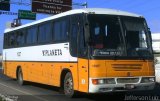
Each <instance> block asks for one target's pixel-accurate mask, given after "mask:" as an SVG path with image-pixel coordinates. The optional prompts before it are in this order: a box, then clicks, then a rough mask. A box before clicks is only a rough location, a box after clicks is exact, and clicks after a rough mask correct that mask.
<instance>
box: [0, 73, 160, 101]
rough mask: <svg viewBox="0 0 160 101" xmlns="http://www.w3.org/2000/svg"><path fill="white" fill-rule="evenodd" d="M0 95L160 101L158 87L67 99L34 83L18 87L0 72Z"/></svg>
mask: <svg viewBox="0 0 160 101" xmlns="http://www.w3.org/2000/svg"><path fill="white" fill-rule="evenodd" d="M0 95H4V96H6V97H8V98H11V99H15V101H131V100H137V101H138V100H141V101H160V85H157V86H156V88H155V90H153V91H143V92H142V91H141V92H127V93H111V94H101V95H88V94H82V93H80V94H78V95H77V97H76V98H72V99H71V98H67V97H66V96H64V95H63V94H60V93H59V90H58V88H56V87H52V86H46V85H40V84H36V83H27V85H24V86H19V85H18V83H17V81H16V80H13V79H11V78H8V77H6V76H4V75H3V74H2V72H1V70H0Z"/></svg>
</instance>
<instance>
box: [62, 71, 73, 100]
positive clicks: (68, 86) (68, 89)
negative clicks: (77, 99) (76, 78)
mask: <svg viewBox="0 0 160 101" xmlns="http://www.w3.org/2000/svg"><path fill="white" fill-rule="evenodd" d="M64 94H65V95H66V96H67V97H73V96H74V88H73V78H72V74H71V73H70V72H68V73H67V74H66V75H65V78H64Z"/></svg>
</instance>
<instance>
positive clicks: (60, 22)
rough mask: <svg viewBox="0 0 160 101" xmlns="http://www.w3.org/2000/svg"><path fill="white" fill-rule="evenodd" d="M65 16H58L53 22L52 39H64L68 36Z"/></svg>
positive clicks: (57, 40)
mask: <svg viewBox="0 0 160 101" xmlns="http://www.w3.org/2000/svg"><path fill="white" fill-rule="evenodd" d="M67 33H68V26H67V18H60V19H57V21H56V20H55V21H54V22H53V40H54V41H56V42H59V41H66V40H67V38H68V36H67Z"/></svg>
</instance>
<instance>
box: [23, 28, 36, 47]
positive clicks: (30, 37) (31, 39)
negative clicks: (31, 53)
mask: <svg viewBox="0 0 160 101" xmlns="http://www.w3.org/2000/svg"><path fill="white" fill-rule="evenodd" d="M37 29H38V28H37V26H33V27H31V28H28V30H27V37H26V43H27V44H34V43H36V42H37Z"/></svg>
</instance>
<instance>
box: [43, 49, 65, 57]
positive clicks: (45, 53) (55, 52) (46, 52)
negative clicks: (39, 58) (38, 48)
mask: <svg viewBox="0 0 160 101" xmlns="http://www.w3.org/2000/svg"><path fill="white" fill-rule="evenodd" d="M42 54H43V56H59V55H62V50H61V49H53V50H42Z"/></svg>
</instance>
